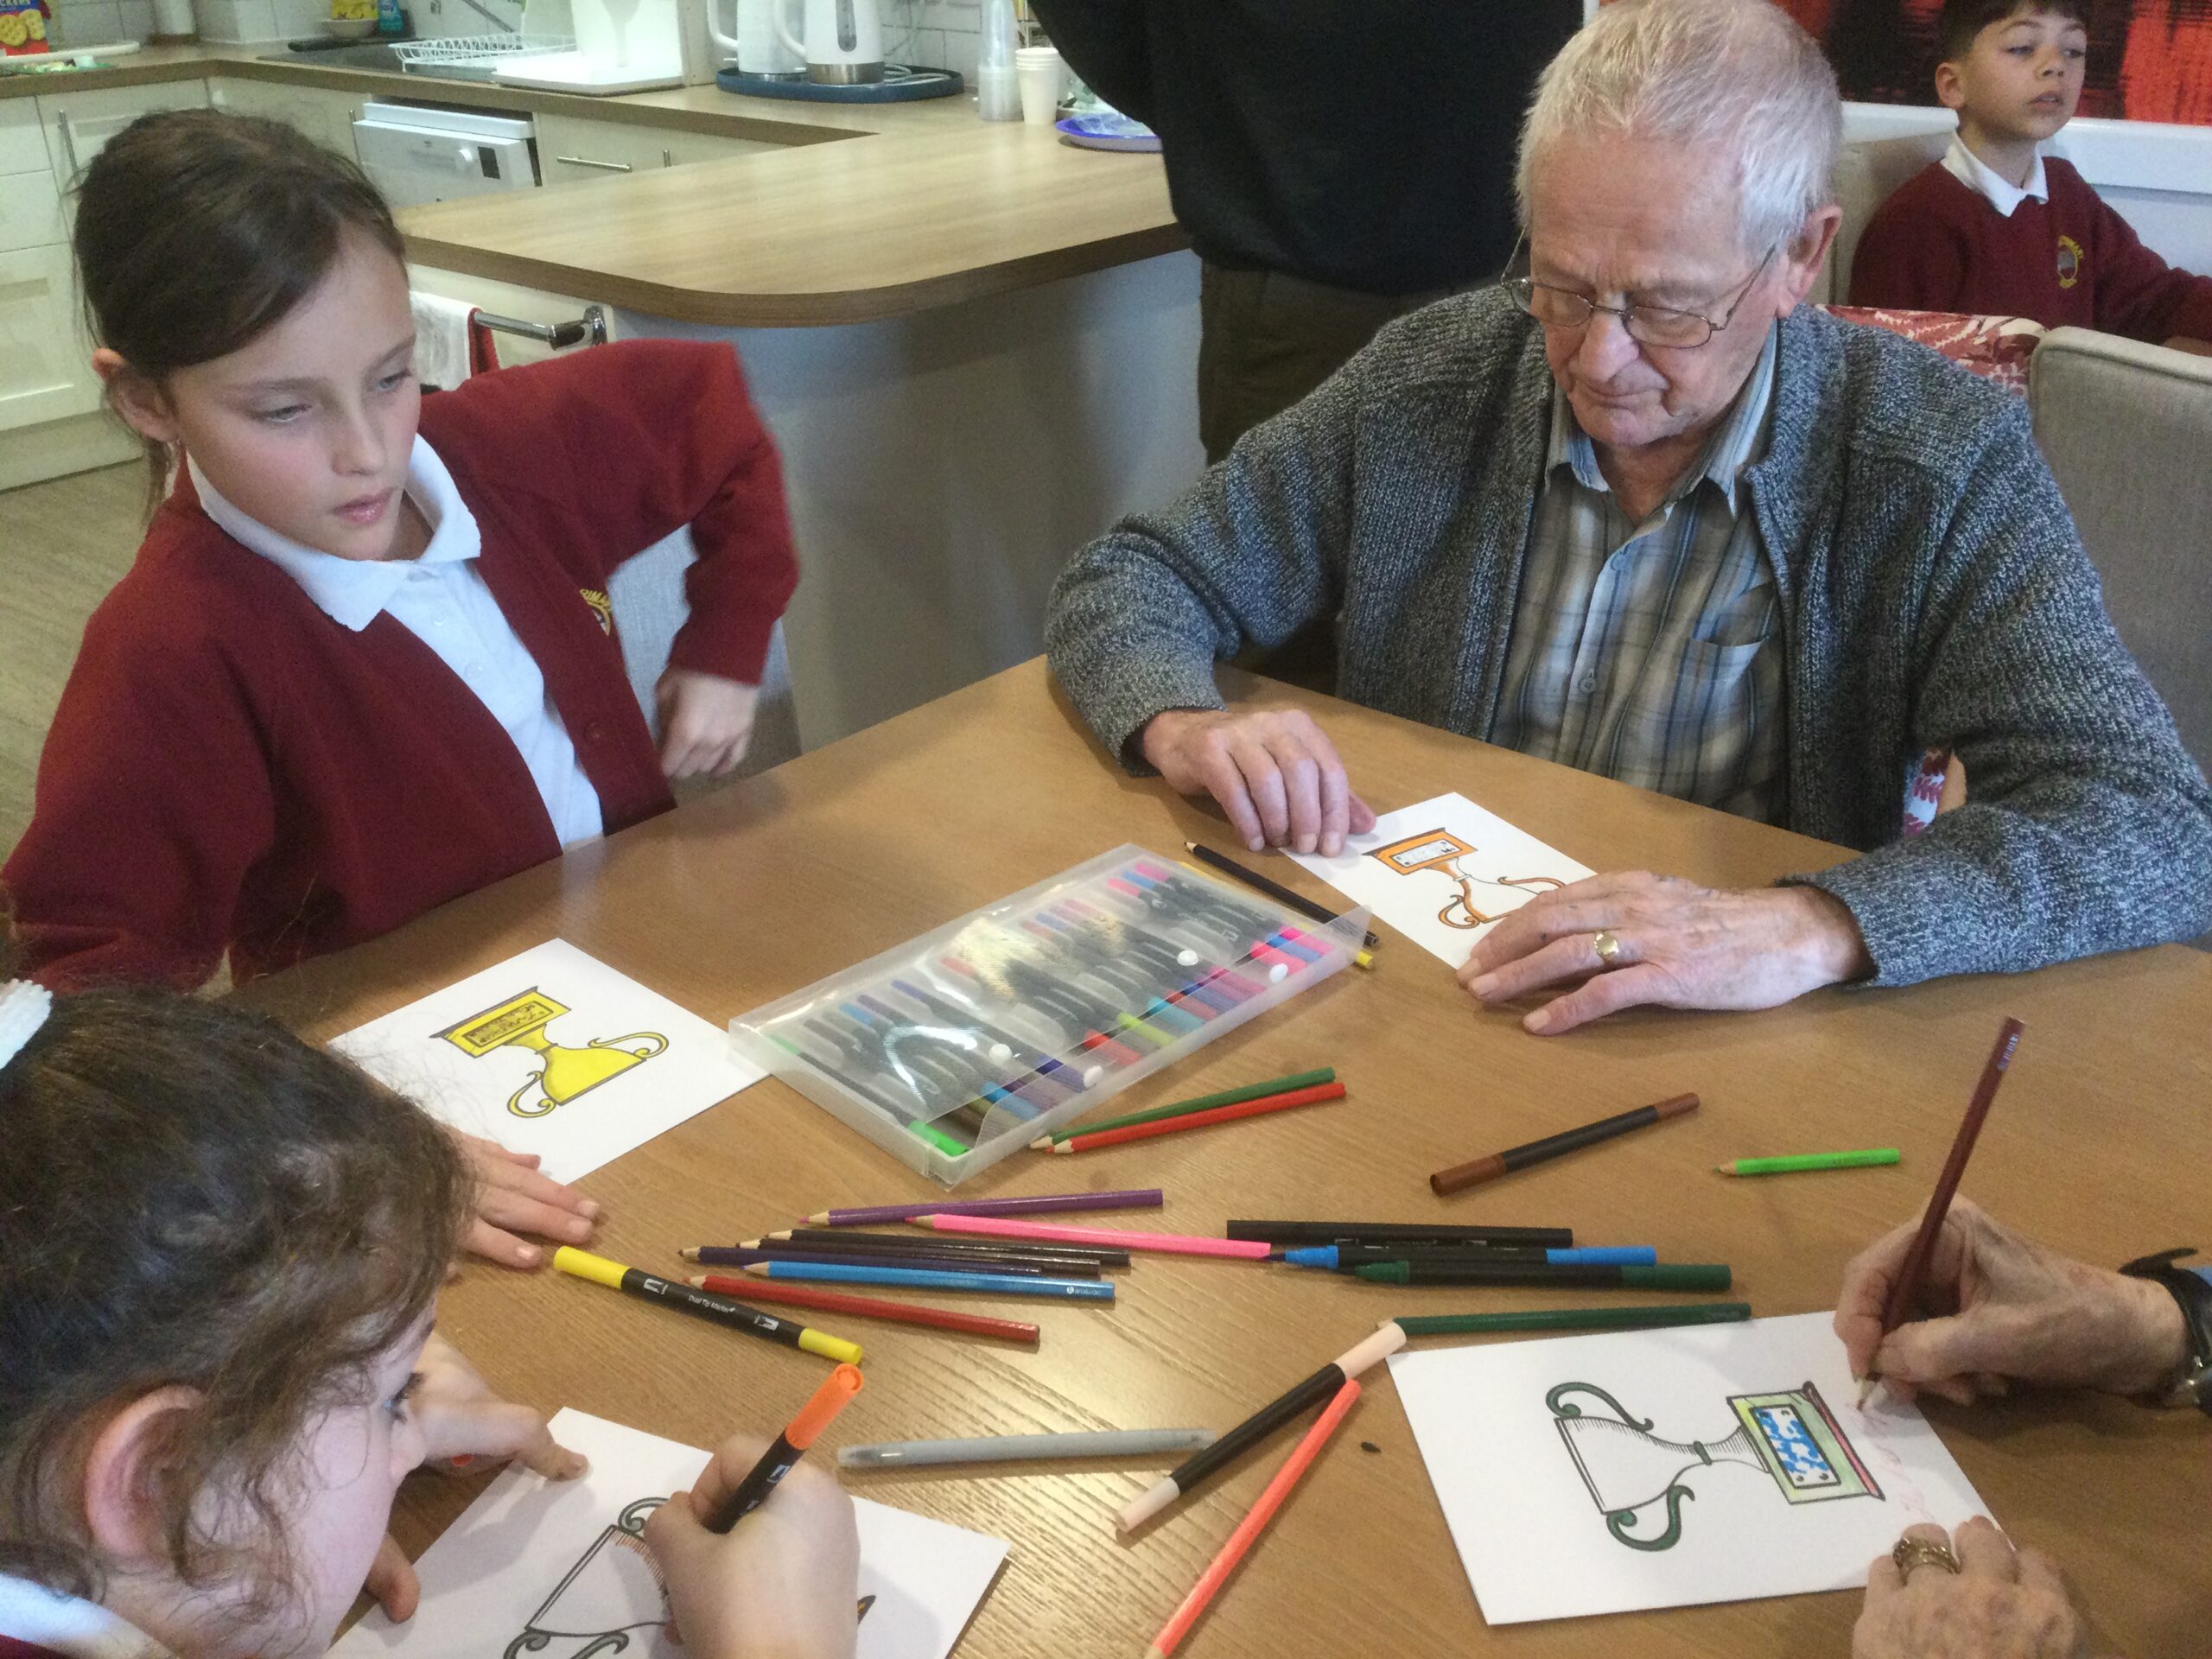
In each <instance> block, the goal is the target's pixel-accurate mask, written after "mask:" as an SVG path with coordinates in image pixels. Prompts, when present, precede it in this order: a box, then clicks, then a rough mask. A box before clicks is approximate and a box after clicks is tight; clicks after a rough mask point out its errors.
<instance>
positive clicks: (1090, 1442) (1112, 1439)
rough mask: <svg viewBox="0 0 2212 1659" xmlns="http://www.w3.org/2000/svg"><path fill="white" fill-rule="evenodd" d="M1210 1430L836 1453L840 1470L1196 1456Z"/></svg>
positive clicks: (1003, 1439) (905, 1443) (1132, 1431)
mask: <svg viewBox="0 0 2212 1659" xmlns="http://www.w3.org/2000/svg"><path fill="white" fill-rule="evenodd" d="M1213 1440H1214V1432H1213V1430H1211V1429H1210V1428H1115V1429H1104V1430H1101V1431H1098V1432H1096V1433H1077V1434H984V1435H980V1436H977V1437H976V1438H975V1439H973V1440H887V1441H885V1442H883V1443H882V1444H881V1445H880V1446H840V1447H839V1448H838V1451H837V1466H838V1467H839V1468H840V1469H890V1468H899V1467H906V1466H908V1465H912V1466H915V1467H920V1466H922V1465H941V1464H948V1463H1011V1462H1014V1461H1016V1460H1019V1459H1028V1458H1127V1457H1138V1456H1142V1455H1144V1454H1146V1453H1148V1452H1198V1451H1203V1450H1204V1449H1205V1447H1207V1446H1211V1445H1212V1444H1213Z"/></svg>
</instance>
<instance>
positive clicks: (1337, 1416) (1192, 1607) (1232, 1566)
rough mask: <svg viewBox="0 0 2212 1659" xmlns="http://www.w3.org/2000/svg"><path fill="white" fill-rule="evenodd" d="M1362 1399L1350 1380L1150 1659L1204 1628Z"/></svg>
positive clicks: (1156, 1641)
mask: <svg viewBox="0 0 2212 1659" xmlns="http://www.w3.org/2000/svg"><path fill="white" fill-rule="evenodd" d="M1358 1399H1359V1383H1358V1382H1357V1379H1347V1380H1346V1382H1345V1383H1344V1387H1342V1388H1341V1389H1338V1390H1337V1391H1336V1394H1335V1395H1333V1396H1332V1398H1331V1399H1330V1401H1329V1403H1328V1404H1327V1405H1326V1406H1325V1407H1324V1408H1322V1410H1321V1414H1320V1416H1319V1417H1318V1418H1316V1419H1315V1420H1314V1423H1313V1427H1311V1428H1309V1429H1307V1430H1306V1438H1305V1439H1304V1440H1300V1442H1299V1443H1298V1449H1297V1450H1296V1451H1294V1452H1292V1453H1291V1454H1290V1456H1289V1457H1287V1459H1284V1460H1283V1465H1282V1467H1281V1468H1280V1469H1278V1470H1276V1471H1275V1478H1274V1479H1273V1480H1271V1481H1269V1482H1268V1489H1267V1491H1263V1492H1262V1493H1261V1494H1260V1501H1259V1502H1258V1503H1255V1504H1254V1505H1253V1506H1252V1510H1251V1513H1249V1515H1247V1516H1245V1517H1244V1518H1243V1520H1242V1521H1240V1522H1237V1525H1236V1531H1234V1532H1232V1533H1230V1535H1229V1541H1228V1542H1227V1543H1225V1544H1224V1545H1223V1546H1222V1547H1221V1553H1220V1554H1218V1555H1216V1556H1215V1557H1214V1558H1213V1561H1212V1563H1211V1565H1210V1566H1209V1567H1207V1568H1206V1570H1205V1573H1204V1574H1203V1575H1202V1576H1201V1577H1200V1578H1199V1580H1198V1582H1197V1583H1196V1584H1194V1585H1192V1586H1191V1593H1190V1594H1189V1595H1187V1596H1185V1597H1184V1598H1183V1605H1181V1606H1180V1607H1178V1608H1177V1609H1176V1610H1175V1616H1174V1617H1173V1618H1171V1619H1169V1620H1168V1621H1167V1623H1166V1625H1165V1626H1164V1627H1162V1629H1161V1630H1160V1634H1159V1635H1158V1636H1155V1637H1153V1638H1152V1646H1151V1647H1149V1648H1148V1649H1146V1650H1145V1652H1146V1659H1167V1656H1168V1655H1169V1654H1171V1653H1173V1652H1174V1651H1175V1649H1176V1645H1177V1644H1178V1643H1180V1642H1181V1641H1182V1639H1183V1638H1184V1637H1186V1636H1188V1635H1189V1634H1190V1633H1191V1626H1192V1625H1193V1624H1197V1623H1198V1619H1199V1618H1200V1616H1201V1615H1203V1614H1204V1613H1205V1610H1206V1607H1207V1605H1208V1604H1210V1603H1211V1601H1212V1600H1213V1599H1214V1597H1215V1596H1216V1595H1217V1594H1219V1593H1220V1591H1221V1586H1223V1585H1224V1584H1226V1583H1228V1582H1229V1575H1230V1573H1234V1572H1235V1571H1236V1565H1237V1563H1238V1562H1239V1561H1242V1560H1243V1559H1244V1557H1245V1556H1246V1555H1247V1554H1249V1553H1250V1550H1251V1548H1252V1546H1253V1544H1254V1543H1255V1542H1256V1541H1258V1539H1259V1536H1260V1535H1261V1534H1262V1532H1265V1531H1266V1530H1267V1528H1268V1522H1270V1521H1272V1520H1274V1518H1275V1511H1276V1510H1279V1509H1281V1507H1282V1505H1283V1500H1284V1499H1285V1498H1287V1497H1289V1496H1290V1490H1291V1488H1292V1487H1294V1486H1295V1485H1297V1484H1298V1482H1299V1478H1300V1476H1302V1475H1303V1474H1305V1472H1306V1469H1307V1467H1308V1466H1309V1465H1311V1464H1312V1463H1313V1459H1316V1458H1318V1457H1319V1456H1320V1455H1321V1448H1322V1447H1323V1446H1325V1445H1327V1444H1328V1440H1329V1436H1330V1435H1332V1434H1333V1433H1336V1432H1337V1425H1338V1423H1341V1422H1342V1421H1344V1414H1345V1413H1346V1412H1348V1411H1350V1410H1351V1408H1352V1406H1353V1405H1354V1403H1355V1402H1357V1400H1358Z"/></svg>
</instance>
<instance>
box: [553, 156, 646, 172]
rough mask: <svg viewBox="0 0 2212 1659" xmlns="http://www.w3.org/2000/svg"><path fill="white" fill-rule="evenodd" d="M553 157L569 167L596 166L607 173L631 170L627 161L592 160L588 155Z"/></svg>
mask: <svg viewBox="0 0 2212 1659" xmlns="http://www.w3.org/2000/svg"><path fill="white" fill-rule="evenodd" d="M553 159H554V160H555V161H556V162H565V163H566V164H567V165H569V166H570V167H596V168H601V170H603V171H605V172H608V173H627V172H630V171H631V170H632V168H631V166H630V163H629V162H594V160H592V158H591V157H590V156H555V157H554V158H553Z"/></svg>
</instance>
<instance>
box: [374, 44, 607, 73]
mask: <svg viewBox="0 0 2212 1659" xmlns="http://www.w3.org/2000/svg"><path fill="white" fill-rule="evenodd" d="M575 49H576V41H575V36H574V35H448V36H444V37H442V38H440V39H437V40H430V41H396V42H394V44H393V46H392V48H391V50H392V54H393V55H394V56H396V57H397V58H398V60H399V67H400V68H401V69H402V70H403V71H404V70H408V69H412V70H415V71H416V72H417V73H435V74H438V75H442V76H445V77H448V78H452V79H474V80H489V79H492V77H493V74H494V73H496V72H497V71H498V69H499V66H500V65H501V64H503V63H512V62H514V61H515V60H517V59H519V58H539V57H547V56H550V55H551V54H554V53H556V52H573V51H575Z"/></svg>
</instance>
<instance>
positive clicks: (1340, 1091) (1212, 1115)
mask: <svg viewBox="0 0 2212 1659" xmlns="http://www.w3.org/2000/svg"><path fill="white" fill-rule="evenodd" d="M1343 1098H1344V1084H1341V1083H1323V1084H1315V1085H1314V1086H1313V1088H1311V1089H1294V1090H1290V1091H1289V1092H1288V1093H1287V1094H1281V1095H1268V1096H1263V1097H1262V1098H1261V1099H1259V1100H1243V1101H1238V1102H1237V1103H1236V1104H1235V1105H1232V1106H1212V1107H1209V1108H1207V1109H1205V1111H1203V1112H1185V1113H1184V1114H1183V1116H1180V1117H1163V1118H1160V1119H1159V1120H1158V1121H1157V1122H1151V1123H1132V1124H1130V1125H1129V1126H1128V1128H1123V1129H1099V1130H1096V1131H1094V1132H1093V1133H1091V1134H1090V1135H1070V1136H1069V1137H1068V1138H1067V1139H1066V1140H1065V1141H1055V1142H1054V1143H1053V1145H1052V1150H1053V1151H1054V1152H1056V1153H1058V1152H1084V1151H1087V1150H1088V1149H1089V1148H1090V1147H1118V1146H1120V1145H1121V1144H1122V1142H1123V1141H1149V1140H1151V1139H1152V1137H1153V1136H1154V1135H1174V1134H1177V1133H1178V1132H1179V1131H1181V1130H1184V1129H1203V1128H1206V1127H1207V1126H1208V1125H1209V1124H1213V1123H1233V1122H1236V1120H1237V1119H1238V1118H1240V1117H1264V1116H1267V1114H1268V1113H1269V1112H1287V1111H1288V1110H1290V1109H1291V1108H1292V1107H1294V1106H1311V1105H1313V1104H1314V1103H1316V1102H1319V1101H1324V1100H1342V1099H1343Z"/></svg>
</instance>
